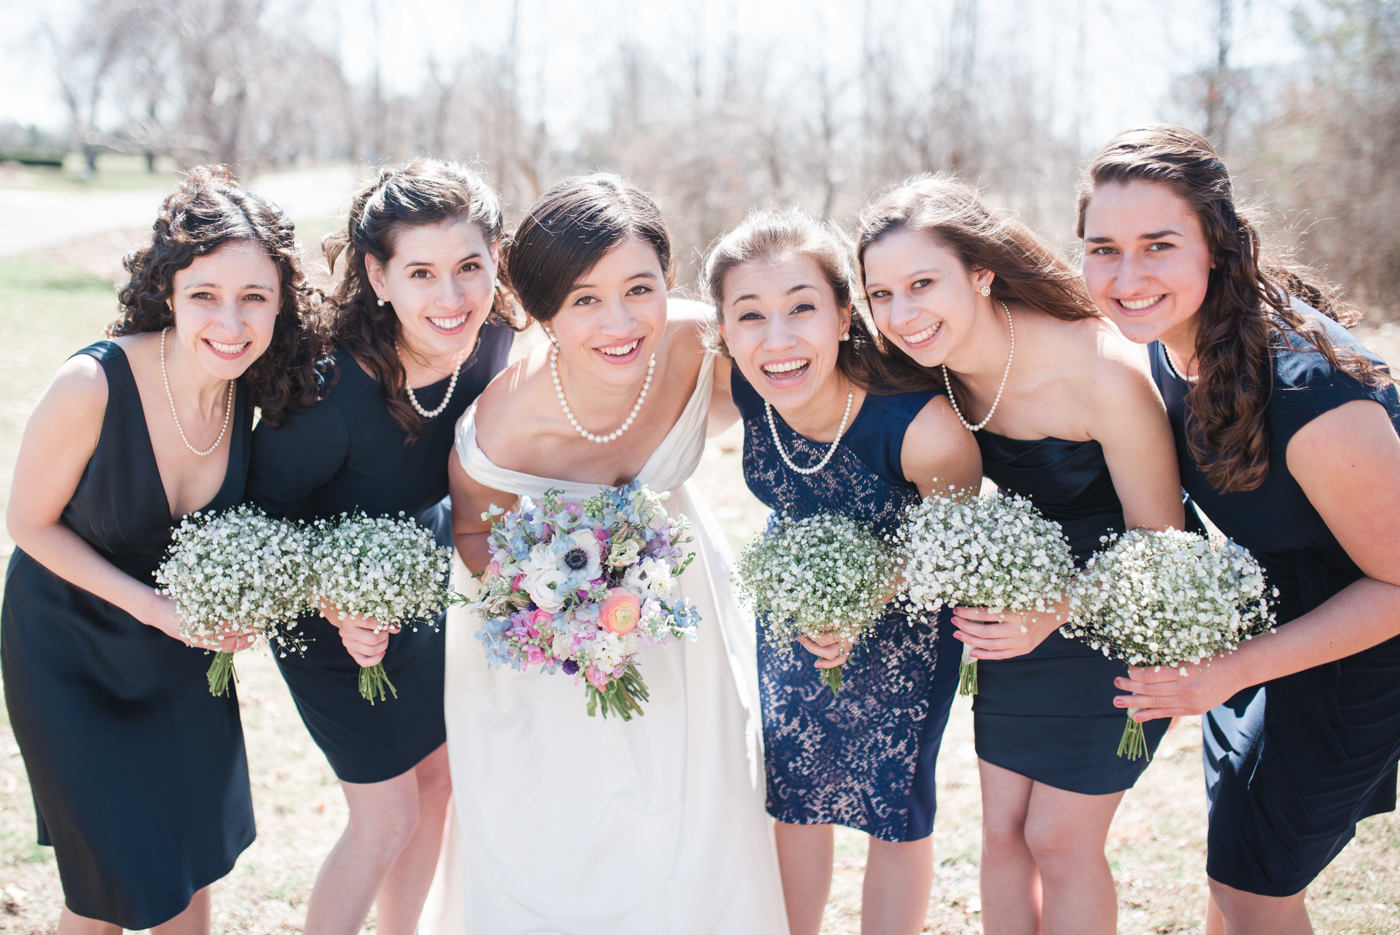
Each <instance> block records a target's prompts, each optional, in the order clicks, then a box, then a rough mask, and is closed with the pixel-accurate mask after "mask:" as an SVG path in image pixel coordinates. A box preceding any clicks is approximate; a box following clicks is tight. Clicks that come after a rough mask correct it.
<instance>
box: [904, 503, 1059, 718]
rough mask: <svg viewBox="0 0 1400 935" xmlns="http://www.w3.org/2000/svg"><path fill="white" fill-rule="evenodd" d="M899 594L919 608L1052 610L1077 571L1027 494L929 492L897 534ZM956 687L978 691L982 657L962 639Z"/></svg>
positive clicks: (1056, 529)
mask: <svg viewBox="0 0 1400 935" xmlns="http://www.w3.org/2000/svg"><path fill="white" fill-rule="evenodd" d="M896 543H897V546H896V548H897V551H898V554H899V564H900V566H901V568H902V571H903V579H904V581H903V588H902V589H901V591H900V597H901V598H902V599H903V600H904V601H906V602H907V604H908V605H909V606H910V607H911V608H914V609H917V610H923V611H928V612H937V611H938V610H939V609H941V608H942V607H943V606H944V605H949V606H955V607H985V608H988V609H990V610H995V611H1000V612H1002V613H1013V614H1026V613H1048V612H1050V611H1051V610H1052V609H1053V607H1054V605H1055V604H1056V603H1057V602H1058V601H1059V600H1060V598H1061V597H1062V596H1063V594H1064V592H1065V591H1066V589H1067V588H1068V586H1069V583H1070V579H1071V576H1072V575H1073V574H1074V557H1073V556H1072V555H1071V554H1070V550H1069V544H1068V543H1067V542H1065V538H1064V535H1063V533H1062V532H1061V531H1060V524H1059V523H1056V522H1052V521H1051V520H1048V519H1046V518H1045V517H1044V516H1042V515H1041V514H1040V512H1039V511H1038V510H1036V508H1035V507H1034V506H1032V505H1031V502H1030V501H1029V500H1027V499H1025V498H1023V497H1018V496H1016V497H1006V496H1001V495H992V496H988V497H979V496H978V495H976V494H975V493H972V492H970V491H969V492H964V493H952V492H950V494H949V495H948V496H942V497H925V498H924V500H923V502H922V503H919V504H917V505H915V506H913V507H910V508H909V510H908V512H907V513H906V514H905V519H904V523H903V525H901V526H900V529H899V532H898V534H897V535H896ZM958 692H959V694H963V695H975V694H977V660H976V659H975V658H974V657H973V656H972V655H971V652H970V647H969V646H968V645H967V644H966V643H964V644H963V653H962V663H961V664H960V666H959V667H958Z"/></svg>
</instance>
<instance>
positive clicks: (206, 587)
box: [156, 504, 311, 695]
mask: <svg viewBox="0 0 1400 935" xmlns="http://www.w3.org/2000/svg"><path fill="white" fill-rule="evenodd" d="M307 540H308V536H307V531H306V528H305V527H303V526H301V525H298V524H292V523H285V522H283V521H281V520H275V519H272V518H270V517H268V516H267V515H265V514H264V513H263V512H262V511H261V510H259V509H257V508H256V507H253V506H249V505H246V504H245V505H242V506H236V507H234V508H233V509H231V510H228V511H226V512H224V513H220V514H218V515H213V514H204V513H191V514H190V515H189V516H186V517H185V518H184V519H183V520H181V521H180V525H179V526H178V527H177V528H176V529H175V532H174V534H173V536H172V538H171V542H170V546H169V548H168V549H167V551H166V557H165V560H164V562H163V563H162V564H161V566H160V568H159V569H158V570H157V571H156V583H157V584H158V585H159V586H160V587H159V591H160V593H161V594H164V595H166V596H168V597H170V598H171V599H172V600H174V601H175V605H176V608H177V611H178V613H179V616H180V632H181V634H183V635H184V636H186V637H188V638H190V639H193V640H196V641H197V642H200V643H204V644H210V645H217V643H218V642H219V640H220V639H222V638H223V637H224V636H225V635H227V634H228V633H229V632H231V631H240V630H241V631H247V630H253V631H255V633H256V634H257V635H258V636H260V637H261V638H263V639H265V640H267V641H268V643H269V644H271V645H274V646H276V647H277V649H278V651H279V652H281V653H282V654H283V655H285V654H286V650H287V649H288V648H292V649H300V648H301V644H300V642H299V641H298V640H297V639H296V638H295V637H294V636H292V635H291V634H290V632H289V631H290V630H291V628H292V624H293V623H294V622H295V621H296V619H297V616H298V615H299V614H300V613H301V612H302V611H303V610H305V609H307V608H308V607H309V603H308V600H307V585H308V583H309V581H310V578H311V569H310V566H309V565H308V564H307V560H306V554H307V544H308V541H307ZM208 677H209V691H210V693H211V694H214V695H225V694H227V693H228V685H229V679H230V678H231V677H232V678H235V679H236V678H237V676H236V675H235V673H234V670H233V653H226V652H216V653H215V655H214V661H213V662H212V663H211V664H210V666H209V676H208Z"/></svg>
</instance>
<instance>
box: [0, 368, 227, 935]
mask: <svg viewBox="0 0 1400 935" xmlns="http://www.w3.org/2000/svg"><path fill="white" fill-rule="evenodd" d="M79 353H80V354H87V355H88V356H90V357H93V358H95V359H96V360H98V361H99V362H100V363H101V364H102V370H103V372H104V373H105V374H106V377H107V410H106V414H105V415H104V416H103V419H102V433H101V435H100V436H99V438H98V441H97V448H96V450H95V451H94V452H93V454H92V459H91V460H90V461H89V462H88V464H87V467H86V468H85V469H84V470H83V475H82V478H81V479H80V480H79V482H78V487H77V489H76V490H75V491H74V492H73V499H71V500H70V501H68V505H67V506H66V507H64V509H63V515H62V518H61V522H62V523H63V525H65V526H67V527H68V528H69V529H71V530H72V531H73V532H75V533H77V534H78V535H79V536H81V537H82V538H83V539H84V540H86V541H87V543H88V544H89V545H91V546H92V547H93V548H94V549H96V550H97V553H98V554H99V555H101V556H102V557H103V558H104V559H106V560H107V561H109V562H111V563H112V564H113V565H115V566H116V567H117V568H119V569H121V570H122V571H124V572H126V573H127V574H129V575H131V576H132V577H133V578H135V579H136V580H137V581H141V582H143V583H146V584H150V585H151V586H154V585H155V581H154V579H153V575H154V574H155V570H156V568H157V567H159V565H160V562H161V558H162V557H163V556H164V553H165V549H166V547H167V546H168V545H169V544H170V536H171V529H172V527H173V526H174V525H176V524H177V521H175V520H172V518H171V516H170V504H169V501H168V500H167V499H166V495H165V488H164V486H163V485H162V484H161V480H160V471H159V469H158V468H157V467H156V458H155V452H154V450H153V449H152V448H151V437H150V434H149V433H148V431H147V427H146V417H145V414H144V413H143V412H142V409H141V396H140V394H139V392H138V391H137V388H136V381H135V380H134V379H133V378H132V375H131V366H130V364H129V362H128V361H127V357H126V354H125V353H124V352H123V351H122V349H121V347H119V346H118V345H117V344H116V343H114V342H111V341H99V342H98V343H96V344H94V345H92V346H91V347H87V348H84V349H83V350H82V351H79ZM234 395H235V404H234V412H233V416H232V424H231V426H230V431H231V433H232V434H231V436H230V439H229V448H228V468H227V471H226V473H225V474H224V482H223V485H222V486H221V487H220V488H219V492H218V493H217V494H215V495H214V499H213V500H211V501H210V502H209V503H208V504H207V505H205V506H204V507H203V508H202V509H203V510H205V511H210V512H215V511H220V510H224V509H227V508H228V507H231V506H234V505H235V504H237V503H238V502H239V501H241V500H242V499H243V481H244V477H245V474H246V472H247V468H248V436H249V433H250V431H251V429H252V413H251V411H250V409H249V407H248V405H247V403H246V401H245V396H246V394H245V393H244V391H243V387H242V385H241V384H240V385H239V387H238V389H237V390H236V391H235V394H234ZM0 634H3V635H0V664H3V667H4V676H5V705H6V707H7V708H8V709H9V713H10V723H11V725H12V726H13V727H14V731H15V740H16V741H17V742H18V743H19V748H20V753H21V754H22V755H23V757H24V767H25V770H26V771H27V772H28V774H29V785H30V788H31V789H32V790H33V793H34V806H35V812H36V814H37V818H38V825H39V843H40V844H45V845H52V846H53V849H54V856H55V857H56V858H57V861H58V875H59V879H60V880H61V881H62V884H63V896H64V901H65V902H66V903H67V905H68V908H69V909H71V910H72V911H73V912H75V913H77V914H78V915H81V916H86V917H88V918H90V919H100V920H102V921H104V922H110V923H112V924H113V925H119V926H121V927H122V928H126V929H147V928H150V927H151V926H153V925H159V924H161V923H163V922H167V921H169V920H170V919H172V918H174V917H175V916H177V915H179V914H180V913H181V912H183V911H184V910H185V907H186V906H188V905H189V902H190V898H191V897H192V896H194V894H195V892H196V891H198V890H200V889H203V888H204V887H206V886H208V885H209V884H210V883H213V882H214V881H215V880H218V879H219V878H221V877H223V876H224V875H226V874H227V873H228V872H229V871H230V870H232V869H233V865H234V862H235V861H237V859H238V855H239V854H240V853H242V852H243V850H244V849H245V848H247V847H248V845H249V844H252V843H253V837H254V830H253V800H252V795H251V793H250V791H249V787H248V760H247V757H246V755H245V753H244V749H243V727H242V724H241V722H240V721H239V718H238V697H237V686H236V685H234V684H233V683H232V682H230V683H229V690H230V694H229V695H227V696H225V697H220V698H215V697H214V696H213V695H211V694H209V683H208V682H207V681H206V679H205V672H206V670H207V669H208V668H209V662H210V659H211V657H210V654H209V653H208V652H206V651H204V650H202V649H195V648H192V647H190V646H187V645H185V644H184V643H181V642H180V641H179V640H175V639H172V638H171V637H169V636H166V635H165V634H164V633H162V632H160V631H159V630H157V629H156V628H155V627H150V626H147V625H145V624H143V623H141V622H140V621H138V620H137V619H136V618H135V617H132V616H131V615H130V614H128V613H127V612H126V611H124V610H121V609H120V608H118V607H116V606H115V605H113V604H109V603H108V602H106V601H104V600H102V599H101V598H99V597H96V596H95V595H93V594H91V593H89V592H87V591H84V590H83V589H82V588H79V587H78V586H77V585H74V584H70V583H69V582H68V581H66V580H64V579H63V578H60V577H59V576H58V575H55V574H54V573H53V572H51V571H49V570H48V569H47V568H45V567H44V566H43V565H41V564H39V563H38V562H37V561H35V560H34V559H33V558H31V557H29V556H28V555H26V554H25V553H24V552H22V551H20V550H19V549H16V550H15V551H14V554H13V555H12V556H11V557H10V566H9V571H8V572H6V575H5V604H4V609H3V611H0Z"/></svg>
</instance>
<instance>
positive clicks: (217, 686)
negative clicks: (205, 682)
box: [208, 652, 238, 698]
mask: <svg viewBox="0 0 1400 935" xmlns="http://www.w3.org/2000/svg"><path fill="white" fill-rule="evenodd" d="M208 678H209V694H211V695H213V696H214V697H215V698H218V697H219V696H220V695H227V694H228V693H229V690H228V685H229V681H230V680H232V681H235V682H236V681H238V673H237V672H235V671H234V668H233V653H225V652H217V653H215V654H214V661H213V662H211V663H209V673H208Z"/></svg>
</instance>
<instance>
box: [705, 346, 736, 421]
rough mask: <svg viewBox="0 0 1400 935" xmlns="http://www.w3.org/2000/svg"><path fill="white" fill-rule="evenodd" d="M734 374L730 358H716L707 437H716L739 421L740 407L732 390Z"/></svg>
mask: <svg viewBox="0 0 1400 935" xmlns="http://www.w3.org/2000/svg"><path fill="white" fill-rule="evenodd" d="M733 372H734V361H732V360H730V359H729V358H728V357H723V356H720V357H716V358H715V375H714V383H713V384H712V385H711V387H710V416H709V423H708V424H707V425H706V427H705V435H706V437H708V438H714V437H715V436H716V435H718V434H720V433H721V432H723V431H724V430H725V429H727V428H729V427H730V426H731V425H733V424H734V423H735V422H738V421H739V407H738V406H736V405H735V404H734V393H733V391H732V390H731V389H730V385H729V378H730V375H731V374H733Z"/></svg>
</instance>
